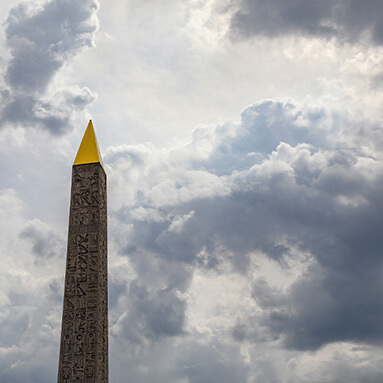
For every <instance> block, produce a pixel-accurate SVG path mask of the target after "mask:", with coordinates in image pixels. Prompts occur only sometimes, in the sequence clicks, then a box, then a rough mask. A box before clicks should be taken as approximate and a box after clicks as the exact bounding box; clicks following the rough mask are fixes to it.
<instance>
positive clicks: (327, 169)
mask: <svg viewBox="0 0 383 383" xmlns="http://www.w3.org/2000/svg"><path fill="white" fill-rule="evenodd" d="M334 121H335V123H338V122H339V121H338V120H335V119H332V117H331V113H329V112H326V111H325V110H323V109H317V108H311V107H309V106H307V105H305V106H303V105H298V104H296V103H294V102H293V101H289V102H285V101H278V100H277V101H264V102H260V103H257V104H254V105H253V106H250V107H248V108H246V109H245V111H244V112H243V113H242V119H241V121H240V122H239V123H235V124H230V123H226V124H224V125H222V126H219V127H215V128H209V129H213V130H214V134H213V135H212V140H213V141H214V142H215V146H214V148H213V149H212V150H211V154H210V156H209V157H208V158H204V159H203V160H201V159H199V160H198V159H195V160H194V159H193V157H191V162H192V167H191V168H190V169H187V168H186V170H183V171H182V172H180V173H177V172H175V171H174V169H173V167H172V166H173V165H170V164H169V161H170V162H171V160H170V159H169V158H170V157H169V158H168V159H167V161H164V163H166V166H165V167H164V168H161V165H159V164H158V162H156V165H155V166H156V169H157V171H159V172H160V173H159V174H157V175H156V177H157V178H156V179H157V180H162V179H166V175H167V176H168V177H171V178H167V180H166V181H164V183H163V184H162V186H160V184H159V181H156V180H151V181H153V184H152V186H150V187H149V186H148V185H147V184H145V185H142V188H140V186H138V189H137V194H136V195H137V198H138V200H137V204H138V205H139V206H140V208H139V209H138V208H137V205H136V206H133V207H132V208H128V207H125V208H124V209H123V210H121V211H120V212H119V213H118V217H119V219H120V220H121V221H122V222H123V223H124V224H125V225H127V224H128V225H131V231H130V235H129V243H130V244H131V246H130V247H129V246H128V247H126V248H125V251H124V252H125V253H126V254H127V255H128V256H129V258H130V259H131V261H132V265H133V266H134V268H135V270H136V272H137V273H138V275H139V277H140V278H144V280H145V281H146V283H148V285H149V286H150V285H152V286H155V285H156V284H158V283H159V278H158V277H157V276H155V277H154V275H155V273H156V271H157V270H159V268H160V270H161V272H160V273H159V274H161V276H162V277H161V281H162V283H165V286H169V287H170V286H172V288H176V289H177V288H178V289H180V290H181V289H183V290H184V289H187V288H188V283H182V280H183V279H182V278H178V279H177V278H175V275H176V273H177V271H178V272H181V273H182V275H184V276H185V278H186V281H190V280H191V278H192V275H193V271H194V270H195V269H196V268H213V269H215V270H216V271H217V272H219V273H220V272H221V271H220V270H221V266H222V265H223V264H226V263H227V262H229V263H231V264H232V266H233V267H234V269H235V270H237V271H239V272H240V273H243V274H244V275H246V274H247V272H248V269H249V265H250V263H251V259H252V257H253V254H255V253H263V254H264V255H265V256H267V257H268V258H269V259H271V260H272V261H274V262H276V263H277V264H279V267H281V268H284V269H286V270H288V268H289V266H288V264H289V261H288V260H289V259H291V260H294V259H295V257H296V253H297V251H298V253H299V254H309V256H310V257H311V258H312V259H313V261H312V262H314V264H313V265H312V266H310V267H309V268H308V269H307V271H306V272H304V273H303V274H302V276H301V277H300V278H299V279H298V280H297V281H296V282H295V283H294V284H293V285H292V286H291V287H290V289H289V290H288V291H287V292H280V291H279V290H278V289H275V288H273V287H270V286H268V284H267V283H266V282H265V281H264V280H262V279H260V280H257V281H256V282H255V283H254V284H253V293H252V296H253V298H254V300H255V301H256V302H257V304H258V306H259V307H260V308H261V309H262V313H263V314H262V315H261V316H260V317H258V319H257V320H256V321H254V318H251V319H250V318H249V322H248V323H246V321H244V322H243V323H241V324H240V325H238V326H237V327H236V328H235V330H234V334H235V336H236V337H237V338H238V339H249V340H253V341H255V340H256V341H259V340H262V341H268V340H278V339H279V340H281V341H282V342H283V343H284V345H285V347H286V348H289V349H297V350H315V349H318V348H320V347H322V346H324V345H326V344H329V343H333V342H341V341H345V342H361V343H371V344H374V343H376V342H381V341H383V332H382V331H381V330H380V321H379V318H380V317H381V315H382V312H383V304H382V303H381V302H380V299H379V296H380V295H381V293H382V291H383V285H382V283H381V278H380V274H379V270H381V268H382V267H383V258H382V253H383V248H382V244H381V241H380V239H379V230H378V228H379V227H382V225H383V221H382V218H381V216H380V215H379V214H377V212H378V211H381V209H382V208H383V206H381V205H382V202H381V199H380V198H379V195H380V190H381V189H382V186H383V185H382V181H381V180H382V179H383V169H382V167H381V163H380V162H379V161H378V160H377V159H375V158H372V157H371V156H370V154H369V155H365V154H363V152H362V151H361V150H360V148H359V146H358V145H355V143H354V142H352V137H353V129H354V128H353V127H352V125H351V126H349V132H350V135H349V139H350V141H349V142H348V144H346V143H345V142H344V140H343V138H342V137H341V136H339V135H338V134H339V132H337V130H336V128H335V126H334V125H333V124H334ZM199 129H201V128H199ZM323 132H325V134H324V133H323ZM201 136H203V134H201V132H197V133H196V135H195V140H196V142H194V143H193V144H192V146H193V145H194V146H193V147H195V148H198V140H199V138H200V137H201ZM281 141H282V142H281ZM188 149H190V148H188ZM129 151H130V149H129ZM142 153H144V151H142ZM146 154H147V156H145V155H143V156H142V157H141V161H140V164H137V165H134V163H133V168H134V167H135V166H139V167H140V169H141V171H144V172H147V173H148V174H150V173H151V171H150V170H149V169H150V167H149V168H148V167H147V166H151V165H149V164H150V163H152V162H151V161H156V159H155V156H154V155H153V153H152V152H146ZM120 155H122V154H121V153H120ZM173 155H174V154H173ZM118 158H119V160H120V161H121V158H122V157H121V156H120V157H118ZM126 158H127V157H126ZM175 158H177V156H175ZM114 160H117V158H114ZM148 161H149V162H148ZM130 163H131V162H130ZM222 164H230V166H231V167H230V166H222ZM220 165H221V166H220ZM174 166H175V167H177V166H178V165H177V164H175V165H174ZM195 168H197V169H199V173H198V175H199V176H200V177H202V179H206V177H207V176H206V174H210V175H211V176H213V175H215V176H218V177H219V178H218V179H219V180H220V181H221V183H223V184H226V185H230V187H229V188H227V189H224V190H225V192H223V193H222V194H221V195H219V194H218V195H217V194H215V193H216V192H217V190H220V187H221V186H218V183H217V184H214V186H212V190H211V191H210V193H211V194H210V195H209V196H208V197H201V196H199V195H198V194H197V197H195V198H190V199H187V200H185V201H183V202H180V201H179V200H178V201H177V202H176V203H171V200H169V199H167V200H166V201H167V203H159V204H158V202H156V199H155V198H156V196H158V195H160V196H162V194H158V193H157V191H158V189H161V188H164V189H163V190H164V191H165V192H166V193H167V194H168V195H169V196H178V197H175V199H176V200H177V199H179V198H180V196H181V195H189V194H190V195H192V193H187V192H186V190H193V188H194V186H193V185H192V183H191V182H190V181H185V180H189V178H188V177H189V176H188V172H191V173H192V174H193V176H195V177H197V178H198V176H196V174H195V170H194V169H195ZM159 169H160V170H159ZM132 171H134V170H132ZM161 172H163V173H161ZM169 175H171V176H169ZM128 177H129V176H128ZM190 177H191V176H190ZM169 179H171V181H169ZM194 182H196V183H197V185H199V181H197V180H195V179H194ZM138 185H139V184H138ZM215 188H216V189H215ZM181 191H182V194H181ZM177 193H179V194H177ZM138 196H139V197H138ZM161 198H162V197H161ZM132 246H133V247H132ZM128 249H129V250H128ZM159 265H161V266H159ZM174 265H176V266H174ZM150 270H151V271H150ZM174 270H176V271H174ZM173 298H175V297H174V296H173ZM147 299H148V301H149V302H150V301H151V300H150V299H149V298H144V299H143V302H145V301H146V300H147ZM175 302H176V301H175ZM172 307H173V306H172ZM177 307H178V309H180V310H181V311H182V310H184V309H185V306H183V305H180V306H177ZM153 310H154V311H153V312H155V311H156V310H155V309H153ZM175 317H177V316H175ZM143 322H144V323H145V322H146V323H149V322H148V320H145V321H143ZM178 323H180V322H178ZM166 331H167V330H166Z"/></svg>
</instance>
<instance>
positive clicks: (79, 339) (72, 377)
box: [58, 163, 108, 383]
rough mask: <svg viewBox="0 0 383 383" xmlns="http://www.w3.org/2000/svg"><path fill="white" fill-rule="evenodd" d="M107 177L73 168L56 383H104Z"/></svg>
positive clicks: (98, 169)
mask: <svg viewBox="0 0 383 383" xmlns="http://www.w3.org/2000/svg"><path fill="white" fill-rule="evenodd" d="M106 218H107V211H106V175H105V172H104V170H103V168H102V166H101V165H100V164H99V163H94V164H84V165H75V166H73V174H72V195H71V208H70V218H69V222H70V224H69V234H68V251H67V264H66V276H65V292H64V310H63V320H62V333H61V346H60V361H59V374H58V383H74V382H81V383H101V382H102V383H107V382H108V298H107V297H108V294H107V219H106Z"/></svg>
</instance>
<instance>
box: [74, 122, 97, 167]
mask: <svg viewBox="0 0 383 383" xmlns="http://www.w3.org/2000/svg"><path fill="white" fill-rule="evenodd" d="M95 162H99V163H100V164H101V166H102V167H104V164H103V162H102V158H101V153H100V149H99V147H98V143H97V138H96V135H95V133H94V129H93V124H92V120H90V121H89V124H88V127H87V128H86V131H85V134H84V137H83V139H82V141H81V145H80V147H79V149H78V152H77V156H76V158H75V160H74V163H73V165H82V164H92V163H95Z"/></svg>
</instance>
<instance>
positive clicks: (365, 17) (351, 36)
mask: <svg viewBox="0 0 383 383" xmlns="http://www.w3.org/2000/svg"><path fill="white" fill-rule="evenodd" d="M237 4H238V7H239V10H238V11H237V12H236V13H235V14H234V16H233V18H232V21H231V29H232V33H234V34H235V35H236V36H240V37H242V38H251V37H254V36H268V37H276V36H284V35H289V34H293V35H301V36H316V37H324V38H332V37H335V38H337V39H338V40H340V41H357V40H359V39H360V38H363V37H369V38H370V39H371V41H373V42H374V43H375V44H378V45H380V44H382V43H383V28H382V26H383V24H382V15H383V5H382V2H381V1H379V0H367V1H362V0H351V1H349V0H339V1H332V0H322V1H315V0H272V1H258V0H241V1H239V2H238V3H237Z"/></svg>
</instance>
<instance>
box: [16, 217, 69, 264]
mask: <svg viewBox="0 0 383 383" xmlns="http://www.w3.org/2000/svg"><path fill="white" fill-rule="evenodd" d="M19 237H20V238H21V239H27V240H29V241H30V242H31V244H32V246H31V250H32V253H33V254H34V255H35V256H36V257H37V259H38V258H51V257H53V256H55V255H57V250H58V248H59V244H60V241H59V240H60V238H59V237H58V236H57V234H56V233H55V232H54V231H53V230H50V229H49V227H47V225H44V224H43V223H42V222H41V221H39V220H34V221H31V222H28V223H27V224H26V225H25V226H24V227H23V229H22V231H21V232H20V235H19ZM60 250H62V249H60Z"/></svg>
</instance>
